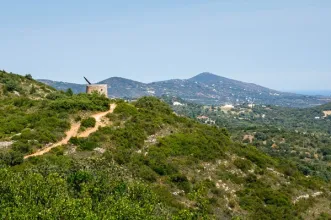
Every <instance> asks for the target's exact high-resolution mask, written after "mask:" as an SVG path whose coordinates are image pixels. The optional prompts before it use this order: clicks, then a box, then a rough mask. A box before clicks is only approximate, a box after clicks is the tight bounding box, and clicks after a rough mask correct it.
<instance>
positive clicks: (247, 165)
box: [233, 158, 252, 172]
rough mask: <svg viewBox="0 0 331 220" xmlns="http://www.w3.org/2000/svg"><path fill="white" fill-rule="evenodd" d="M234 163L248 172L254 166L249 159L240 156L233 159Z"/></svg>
mask: <svg viewBox="0 0 331 220" xmlns="http://www.w3.org/2000/svg"><path fill="white" fill-rule="evenodd" d="M233 164H234V165H235V166H236V167H238V168H239V169H241V170H242V171H243V172H247V171H248V170H249V169H250V168H251V167H252V163H251V162H250V161H249V160H243V159H240V158H238V159H236V160H235V161H233Z"/></svg>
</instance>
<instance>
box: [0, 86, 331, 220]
mask: <svg viewBox="0 0 331 220" xmlns="http://www.w3.org/2000/svg"><path fill="white" fill-rule="evenodd" d="M31 82H33V81H31ZM15 91H16V90H15ZM110 102H115V103H116V106H117V107H116V108H115V110H114V112H113V113H110V114H108V115H107V116H106V117H107V121H109V123H108V126H106V127H103V128H100V129H99V130H98V131H97V132H95V133H92V134H91V135H90V136H89V137H86V138H77V137H74V138H71V140H70V143H69V144H67V145H65V146H60V147H58V148H54V149H53V150H52V151H51V152H50V153H48V154H46V155H43V156H40V157H31V158H29V159H27V160H24V161H23V157H22V156H23V155H25V154H29V153H31V152H33V151H35V150H37V149H38V148H41V147H43V146H44V145H47V144H49V143H50V142H55V141H57V140H60V139H61V138H62V137H63V136H64V132H65V131H66V130H68V129H69V127H70V124H71V123H72V122H73V121H77V120H78V121H82V123H83V122H84V124H85V126H86V127H89V126H92V124H93V121H92V120H91V119H89V115H90V114H91V112H93V111H106V110H107V109H108V108H109V103H110ZM0 111H1V114H0V121H1V123H0V135H1V136H0V141H13V145H12V146H10V147H8V148H6V149H2V150H1V152H2V153H1V155H2V159H1V165H0V178H1V180H2V181H0V215H1V217H2V218H4V219H35V218H39V219H328V218H330V214H331V213H330V209H331V207H330V205H331V203H330V199H331V195H330V189H331V186H330V183H329V181H328V179H327V178H322V177H320V176H319V175H310V176H307V175H306V174H305V173H304V172H303V171H302V170H301V169H298V166H297V165H298V164H297V163H296V162H295V161H292V160H291V158H287V157H285V156H284V157H282V156H280V155H276V156H273V155H272V154H270V153H268V152H264V151H263V150H262V149H260V147H259V146H257V145H255V143H240V142H239V141H236V140H235V138H233V135H237V133H235V132H234V134H233V133H232V132H233V129H232V127H231V129H230V131H229V130H228V129H226V128H224V127H223V126H216V125H207V124H202V123H200V122H198V121H196V120H192V119H189V118H188V117H183V116H179V115H178V114H175V113H174V112H173V110H172V109H171V108H170V106H169V105H168V104H166V103H165V102H164V101H161V100H159V99H157V98H153V97H143V98H141V99H139V100H137V101H135V102H132V103H126V102H124V101H123V100H108V99H107V98H105V97H102V96H99V95H98V94H92V95H86V94H79V95H74V94H72V92H70V91H67V92H57V91H52V92H48V93H47V94H44V96H43V97H40V99H34V98H32V97H31V96H29V95H28V94H26V95H23V94H21V95H20V96H19V97H18V96H17V95H15V93H14V92H13V91H12V92H9V94H8V95H3V96H2V97H1V104H0ZM16 115H17V116H18V117H15V116H16ZM13 120H14V123H13V124H12V125H11V126H12V127H11V126H9V125H8V124H10V123H11V122H12V121H13ZM101 149H102V150H101Z"/></svg>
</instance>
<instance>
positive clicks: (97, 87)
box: [84, 77, 108, 97]
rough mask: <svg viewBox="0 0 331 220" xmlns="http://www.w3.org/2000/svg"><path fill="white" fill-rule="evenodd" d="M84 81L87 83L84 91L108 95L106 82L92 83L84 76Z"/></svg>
mask: <svg viewBox="0 0 331 220" xmlns="http://www.w3.org/2000/svg"><path fill="white" fill-rule="evenodd" d="M84 79H85V81H86V82H87V83H88V84H87V85H86V93H87V94H91V93H93V92H98V93H100V94H102V95H105V96H106V97H108V90H107V87H108V86H107V84H92V83H90V81H89V80H88V79H86V77H84Z"/></svg>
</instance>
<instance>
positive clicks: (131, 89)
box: [40, 72, 330, 107]
mask: <svg viewBox="0 0 331 220" xmlns="http://www.w3.org/2000/svg"><path fill="white" fill-rule="evenodd" d="M40 81H41V82H44V83H46V84H48V85H50V86H53V87H55V88H57V89H61V90H66V89H67V88H71V89H72V90H73V91H74V92H82V91H84V90H85V86H84V85H79V84H72V83H64V82H56V81H49V80H40ZM99 83H105V84H108V94H109V96H110V97H118V98H124V97H128V98H138V97H142V96H146V95H151V96H162V95H170V96H179V97H181V98H183V99H185V100H188V101H191V102H196V103H200V104H209V105H219V104H227V103H231V104H242V103H256V104H270V105H279V106H287V107H309V106H315V105H320V104H324V103H326V102H328V101H330V100H329V99H327V98H323V97H316V96H308V95H299V94H294V93H288V92H279V91H276V90H272V89H268V88H265V87H262V86H259V85H256V84H252V83H245V82H241V81H237V80H232V79H228V78H225V77H221V76H218V75H215V74H212V73H207V72H205V73H201V74H199V75H197V76H194V77H192V78H190V79H171V80H166V81H160V82H152V83H141V82H137V81H133V80H129V79H125V78H120V77H111V78H109V79H106V80H103V81H101V82H99Z"/></svg>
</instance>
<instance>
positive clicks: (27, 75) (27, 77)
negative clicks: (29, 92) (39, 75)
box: [25, 74, 33, 80]
mask: <svg viewBox="0 0 331 220" xmlns="http://www.w3.org/2000/svg"><path fill="white" fill-rule="evenodd" d="M25 78H26V79H28V80H33V78H32V75H31V74H26V75H25Z"/></svg>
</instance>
